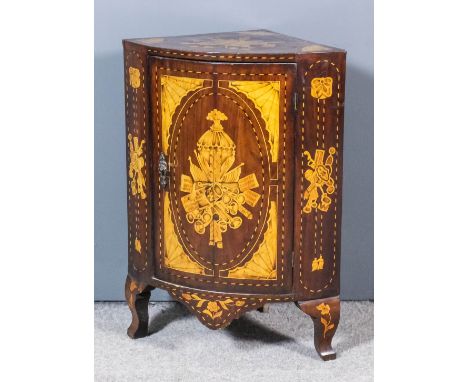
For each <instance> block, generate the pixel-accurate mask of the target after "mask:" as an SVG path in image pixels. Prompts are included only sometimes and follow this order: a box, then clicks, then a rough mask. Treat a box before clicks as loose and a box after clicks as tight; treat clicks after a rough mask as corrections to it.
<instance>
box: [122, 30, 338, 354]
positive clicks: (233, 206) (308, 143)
mask: <svg viewBox="0 0 468 382" xmlns="http://www.w3.org/2000/svg"><path fill="white" fill-rule="evenodd" d="M123 47H124V64H125V110H126V145H127V176H128V178H127V179H128V182H127V188H128V199H127V203H128V277H127V281H126V284H125V296H126V299H127V302H128V305H129V307H130V311H131V313H132V322H131V325H130V327H129V328H128V335H129V336H130V337H132V338H138V337H143V336H145V335H147V334H148V301H149V298H150V291H151V290H152V289H154V288H161V289H164V290H166V291H168V292H169V293H170V295H171V296H172V297H173V298H174V299H175V300H178V301H180V302H181V303H183V304H184V305H185V306H186V307H187V308H188V309H189V310H190V311H191V312H192V313H193V314H195V315H196V316H197V318H198V319H199V320H200V321H201V323H202V324H204V325H206V326H207V327H209V328H212V329H218V328H223V327H225V326H227V325H229V323H230V322H231V321H232V320H234V319H236V318H238V317H239V316H240V315H242V314H243V313H245V312H246V311H248V310H252V309H261V308H262V307H263V306H264V305H265V304H268V303H273V302H281V301H294V302H295V303H296V305H297V306H298V307H299V308H300V309H301V310H302V311H303V312H304V313H306V314H307V315H309V316H310V317H311V318H312V320H313V323H314V327H315V330H314V343H315V348H316V350H317V352H318V353H319V355H320V357H321V358H322V359H324V360H329V359H334V358H335V357H336V353H335V351H334V350H333V349H332V346H331V341H332V338H333V335H334V334H335V332H336V329H337V327H338V321H339V318H340V299H339V290H340V236H341V235H340V227H341V199H342V195H341V194H342V171H343V112H344V91H345V89H344V85H345V60H346V52H345V51H344V50H342V49H337V48H332V47H329V46H325V45H321V44H316V43H313V42H309V41H305V40H301V39H298V38H293V37H289V36H285V35H282V34H278V33H274V32H270V31H267V30H251V31H243V32H230V33H216V34H204V35H194V36H180V37H158V38H142V39H131V40H124V41H123Z"/></svg>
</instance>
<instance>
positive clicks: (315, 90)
mask: <svg viewBox="0 0 468 382" xmlns="http://www.w3.org/2000/svg"><path fill="white" fill-rule="evenodd" d="M332 92H333V78H332V77H317V78H313V79H312V81H311V95H312V97H314V98H317V99H326V98H328V97H331V95H332Z"/></svg>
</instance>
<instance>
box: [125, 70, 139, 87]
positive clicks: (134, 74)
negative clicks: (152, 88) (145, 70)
mask: <svg viewBox="0 0 468 382" xmlns="http://www.w3.org/2000/svg"><path fill="white" fill-rule="evenodd" d="M128 75H129V80H130V86H131V87H132V88H134V89H138V88H139V87H140V70H138V69H137V68H134V67H133V66H130V67H129V68H128Z"/></svg>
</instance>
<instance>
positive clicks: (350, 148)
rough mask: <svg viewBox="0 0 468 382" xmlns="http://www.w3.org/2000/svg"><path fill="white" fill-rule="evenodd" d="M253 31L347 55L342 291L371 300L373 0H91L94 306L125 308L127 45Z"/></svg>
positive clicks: (156, 293) (160, 294) (347, 295)
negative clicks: (118, 303) (121, 304)
mask: <svg viewBox="0 0 468 382" xmlns="http://www.w3.org/2000/svg"><path fill="white" fill-rule="evenodd" d="M257 28H265V29H270V30H273V31H275V32H280V33H285V34H289V35H292V36H295V37H299V38H303V39H307V40H312V41H315V42H320V43H324V44H327V45H332V46H337V47H339V48H343V49H346V50H347V51H348V61H347V63H348V64H347V78H346V107H345V142H344V160H345V162H344V185H343V187H344V201H343V226H342V262H341V265H342V273H341V290H342V297H343V299H370V298H373V296H374V295H373V290H374V281H373V268H374V265H373V183H374V182H373V173H374V170H373V119H374V117H373V87H374V79H373V77H374V71H373V70H374V69H373V2H372V0H327V1H323V0H322V1H311V0H301V1H291V0H280V1H273V0H256V1H253V0H236V1H232V2H228V1H215V0H203V1H179V0H170V1H168V0H164V1H158V0H142V1H130V0H127V1H125V0H95V45H94V53H95V74H94V75H95V90H94V92H95V100H94V101H95V133H94V134H95V136H94V139H95V141H94V145H95V149H94V150H95V152H94V155H95V156H94V160H95V223H94V225H95V234H94V243H95V244H94V250H95V274H94V275H95V284H94V285H95V299H96V300H122V299H123V285H124V281H125V276H126V271H127V244H126V241H127V228H126V224H127V216H126V181H125V176H126V170H125V133H124V102H123V101H124V94H123V60H122V45H121V40H122V39H123V38H136V37H154V36H168V35H178V34H196V33H209V32H224V31H236V30H245V29H257ZM152 298H153V299H156V300H158V299H161V300H163V299H168V296H167V294H166V293H165V292H163V291H154V292H153V294H152Z"/></svg>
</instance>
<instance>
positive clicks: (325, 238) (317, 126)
mask: <svg viewBox="0 0 468 382" xmlns="http://www.w3.org/2000/svg"><path fill="white" fill-rule="evenodd" d="M345 60H346V56H345V53H330V54H326V55H323V54H321V55H318V54H314V55H312V54H311V55H308V56H305V57H304V59H303V60H302V61H300V62H299V63H298V81H297V93H298V94H297V100H298V102H297V113H298V114H297V119H296V142H295V151H296V177H295V211H296V216H295V241H294V242H295V248H294V256H295V258H294V280H295V282H294V286H295V293H296V294H297V295H298V296H300V297H301V298H303V299H308V298H309V299H310V298H320V297H325V296H332V295H337V294H339V285H340V244H341V200H342V171H343V114H344V84H345Z"/></svg>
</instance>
